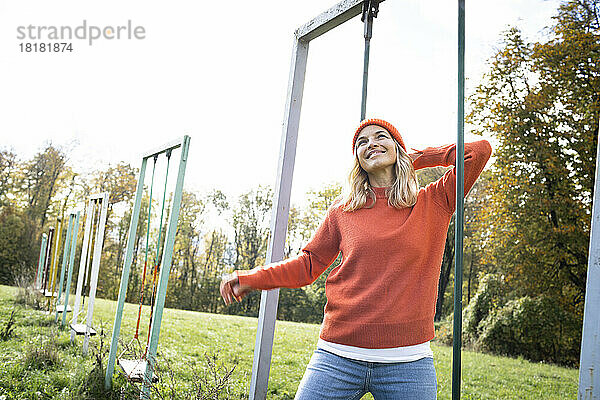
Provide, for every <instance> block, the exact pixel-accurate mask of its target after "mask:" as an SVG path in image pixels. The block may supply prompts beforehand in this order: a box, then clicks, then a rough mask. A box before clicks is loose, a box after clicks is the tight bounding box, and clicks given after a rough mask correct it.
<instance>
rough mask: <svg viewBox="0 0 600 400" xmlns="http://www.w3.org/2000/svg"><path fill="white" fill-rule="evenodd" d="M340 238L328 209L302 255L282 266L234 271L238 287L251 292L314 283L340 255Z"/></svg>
mask: <svg viewBox="0 0 600 400" xmlns="http://www.w3.org/2000/svg"><path fill="white" fill-rule="evenodd" d="M339 245H340V234H339V231H338V229H337V227H336V224H334V222H333V221H332V217H331V209H330V210H328V212H327V215H326V217H325V220H324V221H323V222H322V223H321V225H320V226H319V228H318V229H317V231H316V232H315V234H314V236H313V238H312V239H311V240H310V241H309V243H308V244H307V245H306V246H305V247H304V248H303V249H302V254H300V255H299V256H297V257H294V258H290V259H287V260H285V261H281V262H275V263H271V264H268V265H265V266H261V267H256V268H254V269H251V270H236V271H235V272H234V273H235V274H236V275H237V276H238V279H239V281H240V284H242V285H248V286H250V287H252V288H254V289H260V290H269V289H275V288H279V287H286V288H298V287H302V286H306V285H308V284H311V283H313V282H314V281H315V280H316V279H317V278H318V277H319V275H321V274H322V273H323V272H324V271H325V270H326V269H327V267H329V265H331V264H332V263H333V262H334V261H335V259H336V258H337V255H338V254H339V251H340V250H339Z"/></svg>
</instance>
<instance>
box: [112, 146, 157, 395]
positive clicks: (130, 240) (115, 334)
mask: <svg viewBox="0 0 600 400" xmlns="http://www.w3.org/2000/svg"><path fill="white" fill-rule="evenodd" d="M147 161H148V159H147V158H143V159H142V165H141V167H140V174H139V177H138V185H137V190H136V193H135V203H134V206H133V211H132V212H131V222H130V223H129V235H128V236H127V250H126V251H125V260H124V261H123V272H122V273H121V286H120V289H119V299H118V301H117V311H116V312H115V322H114V324H113V331H112V340H111V342H110V350H109V353H108V361H107V364H106V376H105V377H104V386H105V387H106V389H110V387H111V386H112V376H113V373H114V371H115V359H116V357H117V347H118V345H119V333H120V331H121V318H122V316H123V306H124V304H125V297H126V296H127V284H128V283H129V271H130V269H131V262H132V260H133V246H134V244H135V237H136V232H137V226H138V219H139V216H140V207H141V204H142V194H143V191H144V176H145V175H146V164H147Z"/></svg>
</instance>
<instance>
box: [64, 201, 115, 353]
mask: <svg viewBox="0 0 600 400" xmlns="http://www.w3.org/2000/svg"><path fill="white" fill-rule="evenodd" d="M107 210H108V193H106V192H104V193H100V194H94V195H91V196H89V197H88V201H87V206H86V210H85V212H86V217H85V230H84V236H83V246H82V248H81V259H80V260H79V273H78V276H77V292H76V294H75V304H74V306H73V317H72V320H71V324H70V328H71V343H74V342H75V337H76V336H77V335H83V337H84V338H83V354H84V355H86V354H87V351H88V347H89V343H90V337H91V336H93V335H95V334H96V331H95V330H94V328H93V327H92V320H93V316H94V301H95V299H96V288H97V285H98V271H99V270H100V258H101V256H102V245H103V243H104V230H105V227H106V215H107ZM92 250H93V253H92ZM73 256H74V254H73ZM71 269H72V265H71ZM69 275H70V276H71V273H69ZM67 279H68V280H70V278H67ZM84 285H85V287H86V289H87V290H88V305H87V307H88V309H87V313H86V315H85V320H84V321H85V322H82V323H79V315H80V314H81V311H82V310H83V308H84V306H85V298H84V297H83V296H85V295H83V296H82V292H83V293H84ZM68 286H70V284H69V285H68ZM64 304H68V295H67V296H66V300H65V303H64ZM65 315H66V313H63V321H64V319H65Z"/></svg>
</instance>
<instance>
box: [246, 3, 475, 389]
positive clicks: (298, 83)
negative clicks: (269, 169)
mask: <svg viewBox="0 0 600 400" xmlns="http://www.w3.org/2000/svg"><path fill="white" fill-rule="evenodd" d="M382 2H383V0H344V1H341V2H340V3H338V4H336V5H334V6H333V7H331V8H330V9H328V10H327V11H325V12H323V13H322V14H320V15H319V16H317V17H316V18H314V19H313V20H311V21H309V22H308V23H306V24H304V25H303V26H301V27H300V28H298V29H297V30H296V31H295V33H294V35H295V41H294V45H293V48H292V64H291V68H290V75H289V83H288V94H287V100H286V106H285V114H284V121H283V132H282V137H281V148H280V156H279V167H278V171H277V181H276V185H275V199H274V201H273V209H272V210H273V211H272V216H271V237H270V241H269V247H268V250H267V258H266V264H269V263H272V262H277V261H281V260H282V259H283V255H284V246H285V236H286V229H287V223H288V211H289V209H290V207H289V206H290V195H291V186H292V176H293V171H294V162H295V157H296V144H297V141H298V127H299V123H300V110H301V107H302V95H303V89H304V79H305V73H306V64H307V58H308V48H309V43H310V41H311V40H313V39H316V38H317V37H319V36H321V35H323V34H325V33H327V32H329V31H330V30H332V29H334V28H336V27H338V26H340V25H341V24H343V23H344V22H346V21H348V20H350V19H352V18H354V17H355V16H357V15H361V20H362V22H363V23H364V39H365V47H364V62H363V84H362V101H361V114H360V117H361V118H360V120H363V119H364V118H365V116H366V100H367V83H368V68H369V52H370V41H371V37H372V30H373V18H375V17H377V14H378V12H379V4H380V3H382ZM464 21H465V1H464V0H458V121H457V143H456V179H457V184H456V193H457V194H462V193H463V192H464V55H465V53H464V52H465V46H464V43H465V23H464ZM463 220H464V199H463V196H462V195H457V197H456V224H455V226H456V234H455V280H456V281H460V282H462V264H463V246H462V242H463ZM461 291H462V286H461V285H455V294H454V298H455V303H454V309H455V310H462V292H461ZM278 297H279V290H270V291H263V292H262V294H261V303H260V312H259V317H258V318H259V320H258V330H257V334H256V344H255V348H254V361H253V365H252V378H251V382H250V399H251V400H254V399H265V398H266V396H267V385H268V379H269V369H270V364H271V354H272V348H273V338H274V333H275V320H276V315H277V302H278ZM461 331H462V321H461V318H455V319H454V350H453V364H452V398H453V399H459V398H460V365H461V350H460V349H461V334H460V332H461Z"/></svg>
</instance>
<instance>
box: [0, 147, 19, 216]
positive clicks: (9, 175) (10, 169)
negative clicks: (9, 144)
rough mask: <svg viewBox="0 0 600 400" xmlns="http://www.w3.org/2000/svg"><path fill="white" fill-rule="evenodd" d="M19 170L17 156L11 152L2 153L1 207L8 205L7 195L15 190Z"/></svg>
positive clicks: (0, 157)
mask: <svg viewBox="0 0 600 400" xmlns="http://www.w3.org/2000/svg"><path fill="white" fill-rule="evenodd" d="M17 168H18V160H17V155H16V154H15V153H13V152H12V151H9V150H2V151H0V207H3V206H4V205H5V204H6V203H7V195H8V194H9V193H10V192H11V191H12V189H13V186H14V180H15V173H16V170H17Z"/></svg>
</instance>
